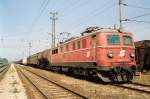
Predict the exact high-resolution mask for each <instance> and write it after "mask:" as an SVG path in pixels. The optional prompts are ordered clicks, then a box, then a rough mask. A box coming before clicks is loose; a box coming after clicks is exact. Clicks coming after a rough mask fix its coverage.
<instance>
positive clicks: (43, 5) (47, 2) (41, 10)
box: [29, 0, 50, 33]
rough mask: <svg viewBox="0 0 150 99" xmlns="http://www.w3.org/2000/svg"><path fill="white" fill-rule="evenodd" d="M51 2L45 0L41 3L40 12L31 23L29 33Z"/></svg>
mask: <svg viewBox="0 0 150 99" xmlns="http://www.w3.org/2000/svg"><path fill="white" fill-rule="evenodd" d="M49 2H50V0H47V1H46V0H45V1H43V3H42V4H41V6H40V9H39V11H40V12H39V14H38V15H37V17H36V18H35V19H34V20H33V22H32V24H31V27H30V29H29V33H32V30H33V28H34V27H35V25H36V23H37V22H38V20H39V18H40V17H41V15H42V14H43V12H44V10H45V8H46V7H47V5H48V4H49Z"/></svg>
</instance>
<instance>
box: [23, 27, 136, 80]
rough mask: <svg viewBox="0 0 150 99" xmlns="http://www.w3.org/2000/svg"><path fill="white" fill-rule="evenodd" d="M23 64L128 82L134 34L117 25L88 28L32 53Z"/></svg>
mask: <svg viewBox="0 0 150 99" xmlns="http://www.w3.org/2000/svg"><path fill="white" fill-rule="evenodd" d="M24 64H27V65H32V66H35V67H39V68H50V69H51V70H53V71H58V72H59V71H63V72H67V73H68V74H70V75H71V74H76V75H86V76H90V77H98V78H100V79H101V80H103V81H104V82H129V81H132V79H133V72H135V67H136V62H135V46H134V42H133V36H132V33H129V32H120V31H119V30H117V29H109V28H99V29H93V28H92V29H91V28H87V29H86V30H85V31H84V32H82V33H81V36H80V37H76V38H70V39H68V40H66V41H65V42H61V43H59V44H58V45H57V47H55V48H53V49H47V50H44V51H42V52H39V53H36V54H34V55H31V56H29V57H28V58H27V63H24Z"/></svg>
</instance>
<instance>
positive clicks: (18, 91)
mask: <svg viewBox="0 0 150 99" xmlns="http://www.w3.org/2000/svg"><path fill="white" fill-rule="evenodd" d="M0 99H28V97H27V95H26V92H25V88H24V87H23V84H22V82H21V81H20V79H19V76H18V74H17V72H16V69H15V68H14V64H11V67H10V68H9V70H8V71H7V73H6V74H5V77H4V78H3V79H2V80H1V82H0Z"/></svg>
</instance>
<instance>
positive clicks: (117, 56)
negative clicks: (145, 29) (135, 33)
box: [96, 31, 135, 82]
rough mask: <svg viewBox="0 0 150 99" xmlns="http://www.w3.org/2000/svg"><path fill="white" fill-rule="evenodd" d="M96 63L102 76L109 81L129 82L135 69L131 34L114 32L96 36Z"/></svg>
mask: <svg viewBox="0 0 150 99" xmlns="http://www.w3.org/2000/svg"><path fill="white" fill-rule="evenodd" d="M96 52H97V53H96V62H97V64H98V66H99V71H101V74H102V75H105V74H107V76H109V77H110V78H109V79H110V80H111V81H116V82H118V81H131V80H132V79H133V69H132V68H134V67H135V47H134V43H133V38H132V34H131V33H120V32H116V31H111V32H103V33H98V34H97V49H96Z"/></svg>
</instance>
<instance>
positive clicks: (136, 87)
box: [112, 82, 150, 94]
mask: <svg viewBox="0 0 150 99" xmlns="http://www.w3.org/2000/svg"><path fill="white" fill-rule="evenodd" d="M112 85H113V86H117V87H121V88H126V89H129V90H133V91H137V92H140V93H147V94H150V86H149V85H144V84H140V83H135V82H133V83H132V82H131V83H128V84H112Z"/></svg>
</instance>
